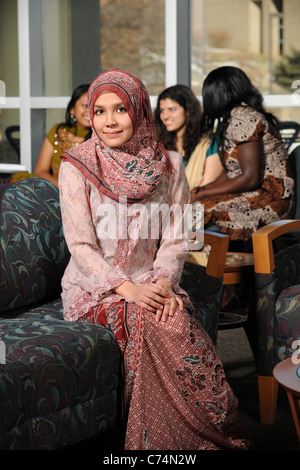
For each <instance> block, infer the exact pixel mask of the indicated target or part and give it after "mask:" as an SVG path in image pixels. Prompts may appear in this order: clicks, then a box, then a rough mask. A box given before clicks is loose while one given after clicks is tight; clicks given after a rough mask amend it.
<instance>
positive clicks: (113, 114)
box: [94, 91, 133, 148]
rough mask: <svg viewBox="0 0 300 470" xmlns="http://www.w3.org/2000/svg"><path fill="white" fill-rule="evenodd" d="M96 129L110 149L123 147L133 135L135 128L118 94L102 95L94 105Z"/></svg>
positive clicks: (105, 93) (108, 92) (108, 93)
mask: <svg viewBox="0 0 300 470" xmlns="http://www.w3.org/2000/svg"><path fill="white" fill-rule="evenodd" d="M94 129H95V131H96V133H97V134H98V136H99V137H100V139H101V140H102V141H103V142H104V143H105V144H106V145H107V146H108V147H110V148H114V147H121V146H122V145H124V144H125V143H126V142H127V141H128V140H129V139H130V138H131V137H132V134H133V126H132V122H131V119H130V116H129V114H128V113H127V110H126V109H125V106H124V104H123V102H122V100H121V98H119V96H118V95H117V94H116V93H113V92H110V91H107V92H104V93H101V94H100V95H99V96H98V98H97V100H96V101H95V104H94Z"/></svg>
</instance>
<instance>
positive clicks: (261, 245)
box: [252, 219, 300, 273]
mask: <svg viewBox="0 0 300 470" xmlns="http://www.w3.org/2000/svg"><path fill="white" fill-rule="evenodd" d="M292 230H300V220H293V219H287V220H279V221H278V222H273V223H271V224H268V225H265V226H264V227H262V228H260V229H258V230H257V231H256V232H255V233H254V234H253V235H252V243H253V255H254V268H255V272H256V273H271V272H272V271H273V270H274V268H275V264H274V251H273V245H272V242H273V240H275V239H276V238H278V237H280V236H281V235H284V234H285V233H288V232H290V231H292Z"/></svg>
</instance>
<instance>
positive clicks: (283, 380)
mask: <svg viewBox="0 0 300 470" xmlns="http://www.w3.org/2000/svg"><path fill="white" fill-rule="evenodd" d="M293 359H294V361H295V359H296V358H292V357H290V358H288V359H285V360H284V361H282V362H279V364H277V365H276V366H275V367H274V370H273V375H274V377H275V379H276V380H277V381H278V382H279V383H280V384H281V385H282V386H283V387H284V388H286V389H288V390H289V391H290V392H292V393H293V395H296V396H299V397H300V377H299V376H298V375H297V369H298V367H300V361H299V360H298V361H297V363H294V362H293ZM295 362H296V361H295ZM298 373H299V372H298Z"/></svg>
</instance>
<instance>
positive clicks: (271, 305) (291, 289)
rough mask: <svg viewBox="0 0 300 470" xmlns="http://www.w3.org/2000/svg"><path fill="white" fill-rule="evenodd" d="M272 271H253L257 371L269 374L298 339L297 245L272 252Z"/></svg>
mask: <svg viewBox="0 0 300 470" xmlns="http://www.w3.org/2000/svg"><path fill="white" fill-rule="evenodd" d="M274 260H275V270H274V271H273V272H272V273H271V274H261V273H260V274H259V273H256V274H255V283H256V293H257V322H258V373H259V375H263V376H270V377H271V376H272V375H273V368H274V367H275V365H276V364H277V363H278V362H280V361H282V360H284V359H286V358H288V357H290V356H291V355H292V354H293V352H294V351H295V346H293V343H294V341H297V340H300V245H298V244H297V245H292V246H289V247H288V248H285V249H284V250H282V251H281V252H279V253H277V254H275V257H274Z"/></svg>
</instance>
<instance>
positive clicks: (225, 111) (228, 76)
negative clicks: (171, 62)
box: [201, 66, 277, 153]
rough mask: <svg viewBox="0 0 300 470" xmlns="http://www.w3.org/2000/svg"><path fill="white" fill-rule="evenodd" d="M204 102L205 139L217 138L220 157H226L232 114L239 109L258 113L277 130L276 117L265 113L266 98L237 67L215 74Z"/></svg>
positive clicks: (207, 85)
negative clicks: (224, 144)
mask: <svg viewBox="0 0 300 470" xmlns="http://www.w3.org/2000/svg"><path fill="white" fill-rule="evenodd" d="M202 98H203V114H202V120H201V129H202V135H203V136H204V135H208V136H210V137H212V136H213V139H215V140H216V141H217V142H219V153H223V151H222V149H223V143H224V136H225V132H226V129H227V127H228V124H229V120H230V113H231V111H232V109H233V108H235V107H236V106H241V105H244V106H249V107H251V108H253V109H256V110H257V111H259V112H260V113H262V114H263V115H264V116H265V117H266V119H267V120H268V121H269V122H270V123H271V124H272V125H274V126H276V127H277V119H276V118H275V116H273V115H272V114H270V113H268V112H266V110H265V109H264V106H263V96H262V94H261V93H260V91H259V90H258V89H257V88H255V87H254V86H253V85H252V83H251V81H250V79H249V77H248V76H247V75H246V74H245V72H243V71H242V70H241V69H239V68H237V67H232V66H223V67H219V68H217V69H215V70H212V71H211V72H210V73H209V74H208V75H207V77H206V78H205V80H204V83H203V88H202ZM215 126H216V128H215Z"/></svg>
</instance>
